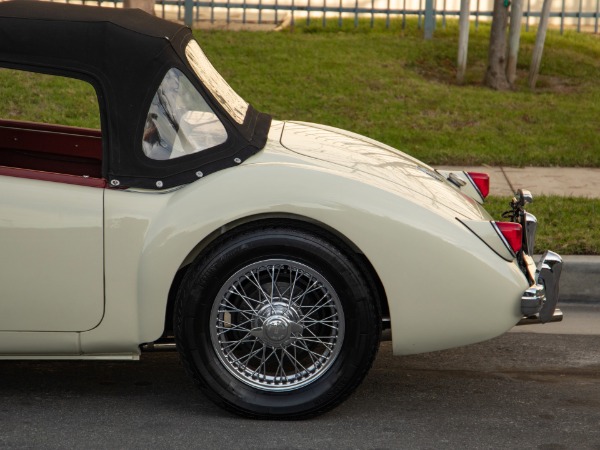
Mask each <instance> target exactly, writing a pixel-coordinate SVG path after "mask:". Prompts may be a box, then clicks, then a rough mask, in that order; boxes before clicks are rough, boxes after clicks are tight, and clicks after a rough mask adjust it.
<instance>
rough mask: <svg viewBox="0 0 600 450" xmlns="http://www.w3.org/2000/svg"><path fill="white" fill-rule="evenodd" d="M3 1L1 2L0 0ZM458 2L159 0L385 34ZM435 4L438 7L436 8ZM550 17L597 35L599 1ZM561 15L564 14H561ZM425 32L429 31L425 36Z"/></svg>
mask: <svg viewBox="0 0 600 450" xmlns="http://www.w3.org/2000/svg"><path fill="white" fill-rule="evenodd" d="M0 1H1V0H0ZM50 1H61V2H65V3H74V4H75V3H77V4H81V3H84V4H93V5H98V6H112V7H121V6H122V0H50ZM459 1H460V0H155V12H156V14H157V15H158V16H159V17H163V18H166V19H170V20H178V21H182V22H184V23H186V25H188V26H193V25H194V22H210V23H226V24H231V23H239V24H243V25H244V24H257V25H262V24H281V23H282V22H285V23H286V24H289V25H292V26H294V25H296V24H297V23H298V21H301V22H302V24H305V25H307V26H311V25H321V26H323V27H326V26H328V24H331V23H332V22H333V23H335V24H337V26H339V27H341V26H342V24H343V22H344V20H350V21H352V22H353V24H354V26H355V27H359V26H364V24H367V26H370V27H374V26H375V21H376V20H383V21H384V23H385V26H386V28H389V27H390V25H391V23H392V21H393V20H395V21H399V23H400V26H401V27H402V28H405V27H406V23H407V17H409V16H410V17H416V18H417V24H418V27H419V28H421V27H425V28H427V27H435V26H441V27H442V28H445V27H446V21H447V18H449V17H450V18H458V16H459V14H460V12H459ZM523 1H524V2H525V4H524V5H523V6H524V7H523V20H524V21H525V28H526V30H527V31H529V28H530V26H532V25H536V24H537V22H538V20H537V19H538V18H539V17H540V11H541V4H542V0H523ZM436 3H437V4H436ZM554 5H555V11H553V12H551V13H550V17H551V18H552V20H551V25H552V26H554V27H558V28H559V29H560V32H561V34H562V33H563V32H564V30H565V29H567V28H568V29H575V30H576V31H577V32H581V31H589V32H593V33H598V31H599V22H600V0H560V3H557V2H556V0H555V2H554ZM473 6H475V8H474V9H472V10H471V11H470V15H471V19H472V21H473V22H474V25H475V28H476V29H477V28H478V27H479V23H480V21H482V20H489V18H490V17H491V15H492V6H493V3H492V0H471V7H473ZM557 9H560V10H557ZM426 31H427V30H426Z"/></svg>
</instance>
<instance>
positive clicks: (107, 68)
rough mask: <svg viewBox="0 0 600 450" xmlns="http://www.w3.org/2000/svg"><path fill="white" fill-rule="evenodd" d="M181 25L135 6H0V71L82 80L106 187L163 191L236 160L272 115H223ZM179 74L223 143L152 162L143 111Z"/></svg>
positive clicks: (254, 147) (254, 144) (255, 142)
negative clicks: (90, 94)
mask: <svg viewBox="0 0 600 450" xmlns="http://www.w3.org/2000/svg"><path fill="white" fill-rule="evenodd" d="M191 39H193V36H192V32H191V30H190V29H189V28H187V27H184V26H183V25H180V24H176V23H172V22H168V21H165V20H162V19H158V18H156V17H153V16H151V15H149V14H146V13H144V12H142V11H140V10H136V9H116V8H99V7H92V6H79V5H66V4H59V3H48V2H38V1H11V2H0V67H8V68H15V69H24V70H31V71H37V72H42V73H49V74H55V75H63V76H69V77H74V78H79V79H82V80H86V81H88V82H90V83H91V84H92V85H93V86H94V87H95V88H96V91H97V93H98V99H99V102H100V111H101V121H102V129H103V146H104V148H103V169H102V171H103V176H104V177H105V178H106V179H108V180H109V182H110V183H111V185H113V186H115V185H119V186H131V187H143V188H150V189H156V188H157V187H160V188H162V189H164V188H169V187H173V186H178V185H181V184H185V183H189V182H191V181H193V180H195V179H197V173H199V172H202V174H203V175H206V174H208V173H211V172H214V171H216V170H220V169H223V168H226V167H229V166H232V165H235V164H237V163H239V160H242V161H243V160H244V159H246V158H248V157H249V156H250V155H252V154H254V153H256V152H257V151H258V150H260V149H261V148H262V147H264V145H265V142H266V135H267V133H268V129H269V126H270V122H271V118H270V116H268V115H266V114H263V113H259V112H258V111H256V110H255V109H254V108H252V107H251V106H250V107H249V108H248V111H247V113H246V117H245V119H244V122H243V124H241V125H240V124H238V123H237V122H235V121H234V120H232V118H231V117H229V115H228V114H227V112H226V111H225V110H224V109H223V107H222V106H221V105H220V104H219V102H217V101H216V99H215V98H214V97H213V96H212V94H211V93H210V92H209V91H208V90H207V89H206V88H205V87H204V86H203V85H202V83H201V81H200V80H199V79H198V77H197V76H196V75H195V73H194V71H193V69H192V68H191V67H190V66H189V63H188V62H187V59H186V56H185V46H186V45H187V43H188V42H189V41H190V40H191ZM171 68H177V69H179V70H181V71H182V72H183V73H184V74H185V75H186V76H187V78H188V79H190V80H191V81H192V82H193V84H194V85H196V88H197V89H198V90H199V92H200V93H201V94H202V96H203V97H204V98H205V99H206V101H207V102H208V103H209V104H210V105H211V106H212V108H213V110H214V111H215V112H216V114H217V115H218V116H219V118H220V119H221V121H222V122H223V125H224V126H225V128H226V130H227V133H228V139H227V141H226V142H225V143H223V144H221V145H218V146H217V147H214V148H213V149H210V150H206V151H202V152H199V153H196V154H192V155H188V156H184V157H181V158H176V159H172V160H163V161H155V160H152V159H150V158H147V157H146V156H145V155H144V153H143V150H142V135H143V130H144V124H145V120H146V114H147V112H148V110H149V107H150V104H151V101H152V98H153V96H154V94H155V92H156V90H157V88H158V86H159V84H160V82H161V80H162V79H163V78H164V76H165V74H166V72H167V71H168V70H169V69H171Z"/></svg>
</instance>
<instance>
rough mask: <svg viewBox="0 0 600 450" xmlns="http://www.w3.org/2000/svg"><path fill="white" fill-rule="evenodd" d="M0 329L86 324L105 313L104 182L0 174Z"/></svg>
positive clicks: (70, 328) (97, 320)
mask: <svg viewBox="0 0 600 450" xmlns="http://www.w3.org/2000/svg"><path fill="white" fill-rule="evenodd" d="M0 192H2V195H1V196H0V248H2V253H3V257H2V263H1V270H0V286H2V307H1V311H2V313H1V314H0V330H1V331H21V332H22V331H44V332H48V331H85V330H89V329H91V328H94V327H95V326H96V325H98V323H100V321H101V320H102V316H103V313H104V269H103V265H104V239H103V195H104V191H103V190H102V189H97V188H91V187H84V186H74V185H68V184H62V183H53V182H47V181H39V180H29V179H24V178H14V177H6V176H0Z"/></svg>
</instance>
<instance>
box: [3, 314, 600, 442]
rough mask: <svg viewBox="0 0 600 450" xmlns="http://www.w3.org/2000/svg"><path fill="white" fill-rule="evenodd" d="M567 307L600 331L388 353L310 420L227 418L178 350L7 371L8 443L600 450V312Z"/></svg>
mask: <svg viewBox="0 0 600 450" xmlns="http://www.w3.org/2000/svg"><path fill="white" fill-rule="evenodd" d="M563 310H564V311H565V314H566V319H565V322H564V323H565V324H566V323H568V322H567V321H568V320H569V314H571V316H572V317H574V318H573V319H572V320H571V323H570V325H569V327H570V328H571V329H575V330H577V329H578V327H577V323H576V321H578V320H581V319H577V317H578V316H579V317H581V316H582V317H585V318H586V320H588V322H589V323H591V324H599V325H598V327H597V328H592V332H593V331H594V330H597V332H596V334H595V335H590V334H552V333H550V334H539V333H530V332H522V331H525V330H523V327H521V329H520V330H517V331H515V332H511V333H507V334H505V335H503V336H501V337H499V338H497V339H494V340H492V341H489V342H486V343H482V344H477V345H474V346H470V347H464V348H459V349H454V350H448V351H443V352H436V353H430V354H425V355H418V356H410V357H402V358H393V357H392V356H391V346H390V343H383V344H382V347H381V350H380V354H379V356H378V358H377V361H376V364H375V366H374V367H373V369H372V370H371V372H370V373H369V376H368V377H367V379H366V380H365V382H364V383H363V385H362V386H361V387H360V388H359V390H358V391H357V392H356V393H355V394H354V395H353V396H352V397H351V398H350V399H349V400H348V401H346V402H345V403H344V404H343V405H341V406H340V407H338V408H337V409H335V410H334V411H332V412H330V413H328V414H326V415H324V416H321V417H319V418H316V419H312V420H307V421H301V422H276V421H272V422H271V421H253V420H245V419H241V418H238V417H234V416H231V415H229V414H228V413H225V412H223V411H221V410H220V409H219V408H217V407H215V406H213V405H212V404H211V403H210V402H209V401H208V400H207V399H206V398H205V397H204V396H203V395H202V394H200V393H199V392H197V390H196V389H195V388H194V387H193V386H192V384H191V383H190V381H189V380H188V379H187V378H186V376H185V374H184V373H183V370H182V368H181V366H180V364H179V361H178V358H177V355H176V354H174V353H160V354H159V353H152V354H145V355H144V356H143V358H142V360H141V361H140V362H137V363H133V362H130V363H126V362H120V363H106V362H104V363H103V362H15V361H2V362H0V447H2V448H84V447H85V448H166V447H175V448H192V447H194V448H235V449H237V448H436V449H437V448H452V449H454V448H530V449H547V450H551V449H552V450H557V449H567V448H568V449H571V448H576V449H585V448H588V449H600V306H598V305H596V306H590V305H587V306H586V305H567V306H566V307H564V308H563ZM559 325H560V324H555V325H553V326H559ZM536 327H537V326H536ZM530 329H531V328H530ZM565 330H566V331H565ZM561 332H566V333H570V331H569V328H563V330H562V331H561Z"/></svg>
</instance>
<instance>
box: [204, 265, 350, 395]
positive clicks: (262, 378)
mask: <svg viewBox="0 0 600 450" xmlns="http://www.w3.org/2000/svg"><path fill="white" fill-rule="evenodd" d="M211 320H212V321H213V322H212V324H211V341H212V345H213V348H214V350H215V352H216V354H217V356H218V358H219V360H220V361H221V362H222V364H223V365H224V366H225V367H226V368H227V370H228V371H229V372H230V373H231V374H232V375H234V376H235V377H236V378H237V379H239V380H240V381H242V382H243V383H245V384H247V385H249V386H251V387H254V388H257V389H262V390H267V391H289V390H293V389H298V388H300V387H303V386H306V385H307V384H309V383H312V382H313V381H315V380H316V379H318V378H319V377H320V376H321V375H322V374H323V373H325V372H326V371H327V370H328V369H329V368H330V367H331V365H332V364H333V363H334V361H335V359H336V357H337V356H338V354H339V351H340V348H341V347H342V344H343V340H344V315H343V310H342V307H341V304H340V299H339V297H338V295H337V294H336V292H335V290H334V289H333V287H332V286H331V285H330V284H329V282H328V281H327V280H326V279H325V278H324V277H323V276H322V275H321V274H319V273H318V272H316V271H315V270H313V269H311V268H310V267H308V266H306V265H304V264H301V263H298V262H295V261H290V260H287V259H270V260H265V261H260V262H257V263H254V264H251V265H249V266H246V267H244V268H243V269H241V270H238V271H237V272H236V273H234V274H233V275H232V276H231V277H230V278H229V279H228V280H227V281H226V282H225V284H224V285H223V287H222V288H221V290H220V291H219V293H218V295H217V297H216V299H215V302H214V305H213V308H212V312H211Z"/></svg>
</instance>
